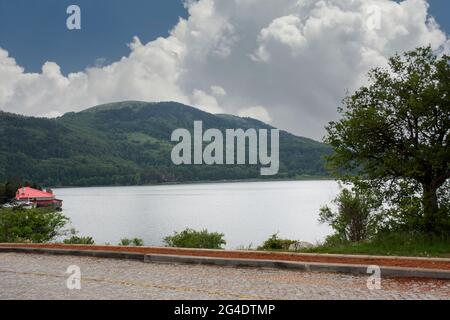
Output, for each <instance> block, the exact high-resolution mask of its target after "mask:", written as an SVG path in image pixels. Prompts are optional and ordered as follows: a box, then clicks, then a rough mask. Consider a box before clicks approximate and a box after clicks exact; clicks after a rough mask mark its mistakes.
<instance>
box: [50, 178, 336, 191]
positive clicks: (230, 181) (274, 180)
mask: <svg viewBox="0 0 450 320" xmlns="http://www.w3.org/2000/svg"><path fill="white" fill-rule="evenodd" d="M295 181H337V180H336V179H333V178H332V177H320V176H318V177H312V176H311V177H300V178H295V179H245V180H215V181H211V180H204V181H182V182H162V183H149V184H135V185H91V186H76V185H74V186H50V188H54V189H71V188H107V187H116V188H125V187H155V186H183V185H201V184H228V183H245V182H295Z"/></svg>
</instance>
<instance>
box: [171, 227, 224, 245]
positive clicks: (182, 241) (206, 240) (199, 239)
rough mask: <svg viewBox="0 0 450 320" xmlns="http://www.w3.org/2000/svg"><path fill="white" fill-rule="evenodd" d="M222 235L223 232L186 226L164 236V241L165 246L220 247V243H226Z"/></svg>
mask: <svg viewBox="0 0 450 320" xmlns="http://www.w3.org/2000/svg"><path fill="white" fill-rule="evenodd" d="M223 237H224V234H223V233H217V232H208V230H202V231H195V230H193V229H189V228H187V229H185V230H183V231H181V232H175V233H174V235H173V236H168V237H166V238H164V242H165V243H166V245H167V246H169V247H176V248H202V249H222V245H225V244H226V241H225V239H224V238H223Z"/></svg>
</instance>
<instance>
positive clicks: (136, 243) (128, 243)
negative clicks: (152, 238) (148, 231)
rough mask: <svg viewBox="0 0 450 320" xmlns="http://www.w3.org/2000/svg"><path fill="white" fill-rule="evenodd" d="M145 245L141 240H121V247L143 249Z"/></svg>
mask: <svg viewBox="0 0 450 320" xmlns="http://www.w3.org/2000/svg"><path fill="white" fill-rule="evenodd" d="M143 245H144V240H142V239H140V238H133V239H127V238H124V239H121V240H120V243H119V246H135V247H142V246H143Z"/></svg>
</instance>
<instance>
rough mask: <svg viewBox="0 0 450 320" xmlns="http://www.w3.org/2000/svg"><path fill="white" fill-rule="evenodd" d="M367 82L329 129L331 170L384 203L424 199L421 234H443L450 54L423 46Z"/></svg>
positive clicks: (449, 155) (449, 172) (449, 171)
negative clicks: (380, 197) (377, 192)
mask: <svg viewBox="0 0 450 320" xmlns="http://www.w3.org/2000/svg"><path fill="white" fill-rule="evenodd" d="M369 80H370V85H369V86H367V87H362V88H360V89H359V90H357V91H356V92H355V93H354V94H353V95H351V96H348V97H347V98H345V99H344V107H341V108H339V112H340V113H341V114H342V116H343V117H342V119H341V120H339V121H337V122H331V123H330V124H329V126H328V127H327V131H328V135H327V137H326V142H327V143H329V144H331V145H332V146H333V147H334V153H333V154H332V155H331V156H330V157H328V160H329V164H330V167H331V168H332V169H333V171H334V173H335V174H336V175H337V176H338V177H339V178H341V179H342V180H344V181H351V182H353V183H355V184H358V185H360V186H363V185H365V186H366V187H371V188H374V189H378V190H380V191H382V192H383V195H384V197H385V199H391V200H392V199H395V198H397V199H400V198H401V195H402V192H404V190H405V188H408V189H409V190H412V192H413V195H414V194H415V193H418V194H420V196H419V198H420V204H421V221H422V223H421V225H422V227H423V231H425V232H428V233H438V232H442V226H443V225H445V224H446V222H448V220H449V217H450V214H449V212H448V210H442V209H443V206H441V205H440V203H441V201H440V199H439V198H438V197H439V196H438V194H439V192H438V191H439V189H440V188H441V187H442V186H443V185H444V184H445V182H446V181H447V179H449V178H450V148H449V140H450V92H449V89H450V64H449V56H447V55H443V56H442V57H438V56H436V55H435V54H434V53H433V51H432V49H431V48H430V47H426V48H418V49H416V50H414V51H411V52H407V53H405V54H404V55H403V56H400V55H395V56H394V57H392V58H391V59H390V60H389V67H388V68H376V69H374V70H372V71H371V72H370V73H369ZM409 196H411V194H410V195H409ZM445 196H447V197H448V196H449V194H448V193H447V194H446V195H445ZM444 232H445V231H444Z"/></svg>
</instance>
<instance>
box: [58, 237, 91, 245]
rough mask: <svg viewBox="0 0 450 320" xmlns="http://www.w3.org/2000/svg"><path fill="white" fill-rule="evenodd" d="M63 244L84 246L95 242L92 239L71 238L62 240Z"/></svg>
mask: <svg viewBox="0 0 450 320" xmlns="http://www.w3.org/2000/svg"><path fill="white" fill-rule="evenodd" d="M63 242H64V244H85V245H93V244H95V241H94V239H93V238H92V237H79V236H72V237H70V238H68V239H64V240H63Z"/></svg>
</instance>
